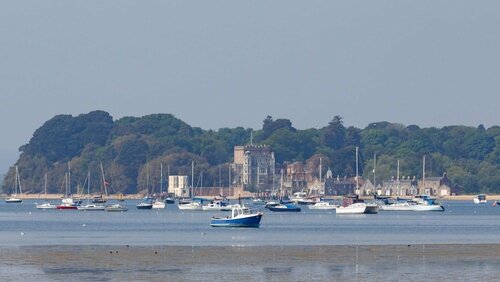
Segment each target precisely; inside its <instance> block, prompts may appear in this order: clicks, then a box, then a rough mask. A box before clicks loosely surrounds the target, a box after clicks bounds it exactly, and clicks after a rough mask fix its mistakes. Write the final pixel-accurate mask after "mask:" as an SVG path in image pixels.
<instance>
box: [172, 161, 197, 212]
mask: <svg viewBox="0 0 500 282" xmlns="http://www.w3.org/2000/svg"><path fill="white" fill-rule="evenodd" d="M193 183H194V162H191V201H189V202H187V203H185V202H183V203H179V204H178V205H177V207H178V208H179V209H180V210H191V211H201V210H203V207H202V205H201V203H199V202H195V201H193V196H194V190H193V189H194V188H193Z"/></svg>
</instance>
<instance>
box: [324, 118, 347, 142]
mask: <svg viewBox="0 0 500 282" xmlns="http://www.w3.org/2000/svg"><path fill="white" fill-rule="evenodd" d="M322 133H323V140H322V143H323V145H325V146H329V147H332V148H334V149H339V148H341V147H342V146H343V145H344V140H345V136H346V129H345V127H344V122H343V121H342V117H341V116H334V117H333V119H332V121H330V123H328V126H326V127H324V128H323V129H322Z"/></svg>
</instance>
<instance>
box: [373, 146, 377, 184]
mask: <svg viewBox="0 0 500 282" xmlns="http://www.w3.org/2000/svg"><path fill="white" fill-rule="evenodd" d="M376 167H377V153H374V154H373V187H375V193H376V192H377V184H375V183H376V182H375V170H376Z"/></svg>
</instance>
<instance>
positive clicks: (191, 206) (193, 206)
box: [177, 203, 203, 211]
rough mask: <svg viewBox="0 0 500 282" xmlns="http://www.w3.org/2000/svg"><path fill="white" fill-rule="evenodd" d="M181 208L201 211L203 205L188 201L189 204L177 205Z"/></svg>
mask: <svg viewBox="0 0 500 282" xmlns="http://www.w3.org/2000/svg"><path fill="white" fill-rule="evenodd" d="M177 207H178V208H179V209H180V210H189V211H201V210H203V207H202V206H201V205H200V204H197V203H196V204H195V203H188V204H179V205H178V206H177Z"/></svg>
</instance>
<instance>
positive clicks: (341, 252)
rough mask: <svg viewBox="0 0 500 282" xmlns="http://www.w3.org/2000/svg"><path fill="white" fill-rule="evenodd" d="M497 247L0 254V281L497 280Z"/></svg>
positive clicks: (78, 249)
mask: <svg viewBox="0 0 500 282" xmlns="http://www.w3.org/2000/svg"><path fill="white" fill-rule="evenodd" d="M499 276H500V244H481V245H473V244H472V245H445V244H443V245H389V246H293V247H289V246H286V247H285V246H284V247H183V246H175V247H174V246H150V247H138V246H130V247H128V246H118V247H117V246H48V247H38V246H37V247H0V281H34V280H38V281H62V280H75V281H211V280H218V281H399V280H404V281H423V280H430V281H437V280H441V281H456V280H458V281H494V280H497V281H498V277H499Z"/></svg>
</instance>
